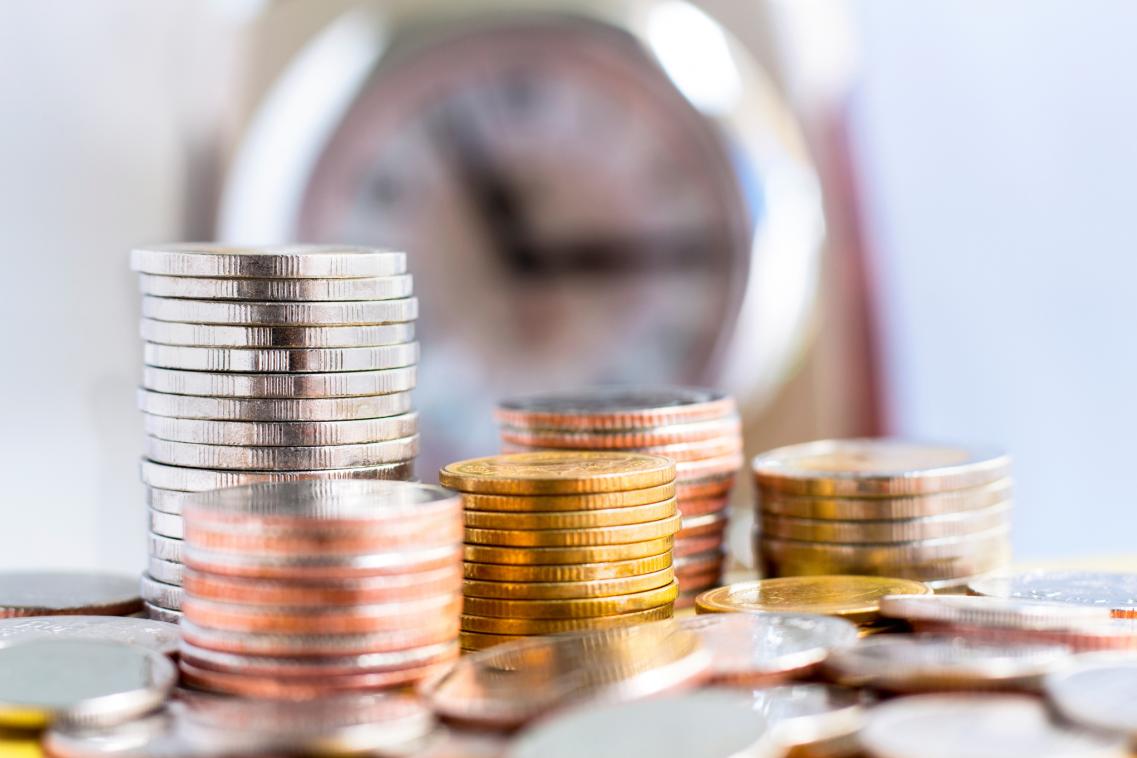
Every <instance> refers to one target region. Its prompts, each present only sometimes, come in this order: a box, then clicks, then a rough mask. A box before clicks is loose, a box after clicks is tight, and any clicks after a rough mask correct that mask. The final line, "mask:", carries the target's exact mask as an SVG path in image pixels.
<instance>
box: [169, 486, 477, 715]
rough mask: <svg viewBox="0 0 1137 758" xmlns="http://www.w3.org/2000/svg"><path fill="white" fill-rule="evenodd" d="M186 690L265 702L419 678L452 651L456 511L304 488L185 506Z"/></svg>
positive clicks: (366, 489) (421, 490) (451, 502)
mask: <svg viewBox="0 0 1137 758" xmlns="http://www.w3.org/2000/svg"><path fill="white" fill-rule="evenodd" d="M184 516H185V564H186V571H185V577H184V578H185V598H184V605H183V610H184V613H185V616H184V618H183V619H182V622H181V630H182V636H183V644H182V648H181V659H180V664H181V670H182V677H183V680H184V681H185V682H186V683H188V684H191V685H193V686H195V687H198V688H201V689H209V690H214V691H218V692H225V693H229V694H236V695H245V696H250V697H267V698H287V699H295V698H314V697H320V696H322V695H325V694H331V693H333V692H347V691H370V690H374V689H378V688H383V687H389V686H393V685H399V684H406V683H410V682H414V681H417V680H419V679H421V678H422V677H425V676H427V675H428V674H432V673H435V672H436V671H437V670H438V669H439V668H440V667H445V666H447V665H449V663H450V662H451V661H453V659H454V658H456V657H457V655H458V616H459V613H460V612H461V607H462V592H461V587H462V568H461V555H462V551H461V542H462V503H461V501H460V500H459V498H458V497H457V496H456V495H455V494H454V493H452V492H449V491H447V490H444V489H442V488H440V487H434V486H429V485H423V484H415V483H411V482H383V481H327V482H321V481H306V482H292V483H282V484H261V485H251V486H247V487H237V488H231V489H226V490H217V491H215V492H207V493H201V494H198V495H194V496H192V497H190V498H187V499H186V501H185V509H184Z"/></svg>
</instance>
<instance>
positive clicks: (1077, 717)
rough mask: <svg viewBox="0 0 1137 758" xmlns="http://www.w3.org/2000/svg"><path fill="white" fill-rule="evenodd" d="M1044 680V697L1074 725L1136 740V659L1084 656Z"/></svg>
mask: <svg viewBox="0 0 1137 758" xmlns="http://www.w3.org/2000/svg"><path fill="white" fill-rule="evenodd" d="M1083 660H1084V662H1083V663H1081V664H1080V665H1078V666H1077V667H1076V668H1074V669H1073V670H1071V671H1066V672H1063V673H1060V674H1054V675H1052V676H1050V677H1048V678H1047V680H1046V694H1047V696H1049V698H1050V701H1051V702H1053V703H1054V705H1055V706H1056V707H1057V708H1058V711H1059V712H1060V713H1061V714H1062V715H1063V716H1065V717H1066V718H1068V719H1070V720H1071V721H1073V722H1074V723H1076V724H1081V725H1082V726H1085V727H1089V728H1093V729H1101V730H1104V731H1107V732H1114V733H1118V734H1123V735H1125V736H1126V737H1128V738H1129V739H1130V740H1137V659H1134V658H1132V657H1130V658H1128V659H1125V658H1120V657H1107V656H1102V657H1100V658H1098V657H1096V656H1087V657H1086V658H1084V659H1083Z"/></svg>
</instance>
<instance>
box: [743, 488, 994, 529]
mask: <svg viewBox="0 0 1137 758" xmlns="http://www.w3.org/2000/svg"><path fill="white" fill-rule="evenodd" d="M1011 491H1012V486H1011V480H1010V479H1007V478H1003V479H997V480H995V481H993V482H991V483H990V484H982V485H979V486H977V487H969V488H966V489H958V490H949V491H946V492H932V493H928V494H922V495H887V496H875V497H873V496H869V497H866V496H862V497H829V496H812V495H789V494H786V493H784V492H778V491H777V490H772V489H766V488H764V487H762V486H761V484H760V483H759V487H758V505H759V508H760V509H761V510H762V512H763V513H767V514H776V515H780V516H792V517H796V518H809V519H833V520H837V521H841V520H845V521H853V520H859V519H873V520H886V519H911V518H925V517H930V516H939V515H945V514H955V513H959V512H961V511H971V510H978V509H983V508H987V507H990V506H993V505H997V504H999V503H1004V502H1009V501H1010V499H1011Z"/></svg>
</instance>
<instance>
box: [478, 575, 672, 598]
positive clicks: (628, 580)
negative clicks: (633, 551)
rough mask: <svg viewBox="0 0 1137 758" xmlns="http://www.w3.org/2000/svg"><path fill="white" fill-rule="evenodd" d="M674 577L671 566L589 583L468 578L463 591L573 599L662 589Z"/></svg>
mask: <svg viewBox="0 0 1137 758" xmlns="http://www.w3.org/2000/svg"><path fill="white" fill-rule="evenodd" d="M674 579H675V572H674V571H672V570H671V569H670V568H665V569H661V570H659V571H654V572H652V573H650V574H641V575H639V576H625V577H620V578H617V579H594V580H592V581H587V582H483V581H478V580H474V579H467V580H466V581H465V582H463V583H462V593H463V594H464V595H465V596H466V597H467V598H471V597H478V598H497V599H499V600H510V599H513V600H570V599H575V598H601V597H613V596H617V595H628V594H632V593H638V592H647V591H648V590H655V589H659V588H660V587H664V586H666V585H668V584H670V583H671V582H672V581H674Z"/></svg>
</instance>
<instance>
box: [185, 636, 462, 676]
mask: <svg viewBox="0 0 1137 758" xmlns="http://www.w3.org/2000/svg"><path fill="white" fill-rule="evenodd" d="M457 657H458V643H457V642H453V641H447V642H441V643H435V644H432V645H426V646H423V647H419V648H407V649H404V650H392V651H386V652H381V653H364V654H362V655H349V656H339V657H326V656H308V657H271V656H264V655H242V654H239V653H224V652H218V651H216V650H209V649H208V648H199V647H196V646H195V645H193V644H192V643H183V644H182V646H181V660H183V661H186V662H188V663H189V664H190V665H192V666H195V667H196V668H199V669H203V670H208V671H220V672H225V673H233V674H244V675H248V676H263V677H275V678H280V679H307V680H312V679H318V678H324V677H342V676H353V675H356V674H369V673H377V672H381V671H399V670H404V669H409V668H416V667H419V666H425V665H428V664H435V663H443V662H446V661H452V660H454V659H455V658H457Z"/></svg>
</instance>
